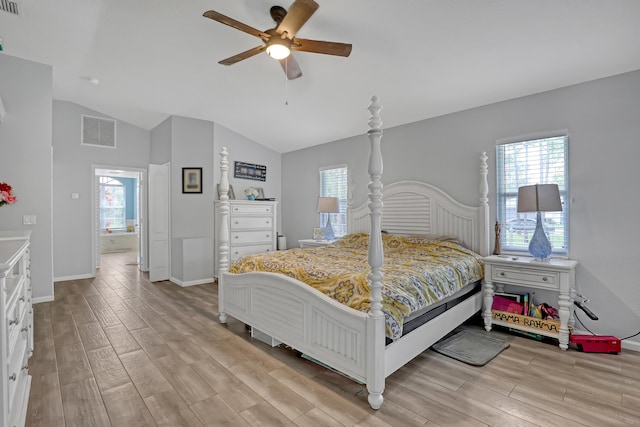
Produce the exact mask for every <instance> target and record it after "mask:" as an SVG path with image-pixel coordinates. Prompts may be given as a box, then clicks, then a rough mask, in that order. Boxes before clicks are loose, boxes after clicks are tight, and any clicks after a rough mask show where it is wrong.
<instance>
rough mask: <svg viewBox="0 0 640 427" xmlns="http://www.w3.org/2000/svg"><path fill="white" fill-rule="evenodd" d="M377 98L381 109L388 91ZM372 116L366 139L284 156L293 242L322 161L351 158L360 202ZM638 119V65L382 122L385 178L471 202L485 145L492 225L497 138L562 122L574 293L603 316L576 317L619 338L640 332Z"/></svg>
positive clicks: (306, 223)
mask: <svg viewBox="0 0 640 427" xmlns="http://www.w3.org/2000/svg"><path fill="white" fill-rule="evenodd" d="M381 103H382V105H383V107H384V97H381ZM384 113H385V112H384V109H383V110H382V113H381V114H382V121H383V122H384ZM368 115H369V113H368V111H366V110H364V109H363V115H362V116H363V117H362V136H356V137H353V138H347V139H345V140H342V141H337V142H332V143H329V144H324V145H321V146H317V147H311V148H308V149H305V150H299V151H294V152H290V153H286V154H284V155H283V159H282V164H283V181H282V182H283V189H282V191H283V199H284V200H285V204H284V205H283V211H284V218H283V224H285V228H284V232H285V233H286V234H287V235H288V236H289V239H290V241H291V240H292V239H293V240H294V241H295V240H297V239H301V238H309V237H310V235H311V230H312V228H313V227H314V226H316V224H317V222H318V215H317V214H316V212H315V204H314V199H315V197H317V188H318V168H319V167H322V166H327V165H332V164H337V163H347V164H348V165H349V167H350V169H351V171H352V178H353V187H352V188H353V200H354V202H355V203H356V204H360V203H362V202H364V201H365V199H366V196H367V188H366V186H367V183H368V175H367V158H368V138H367V137H366V136H365V133H366V131H367V119H368ZM639 117H640V71H635V72H631V73H626V74H622V75H618V76H613V77H609V78H605V79H600V80H596V81H592V82H588V83H584V84H580V85H575V86H570V87H566V88H562V89H558V90H554V91H550V92H545V93H541V94H537V95H532V96H527V97H523V98H518V99H515V100H511V101H506V102H501V103H497V104H493V105H488V106H484V107H480V108H475V109H472V110H467V111H462V112H459V113H455V114H450V115H446V116H442V117H437V118H434V119H429V120H424V121H420V122H416V123H412V124H408V125H405V126H399V127H395V128H390V129H385V130H384V136H383V138H382V151H383V159H384V172H383V182H385V183H391V182H394V181H397V180H401V179H415V180H423V181H427V182H431V183H433V184H435V185H437V186H439V187H442V188H443V189H445V190H446V191H447V192H450V193H451V194H453V195H455V196H456V197H457V198H458V199H459V200H460V201H461V202H463V203H465V204H470V205H476V204H477V203H478V195H477V189H478V174H479V169H478V164H479V163H478V162H479V156H480V153H481V152H482V151H486V152H487V155H488V156H489V177H490V180H489V187H490V195H489V196H490V206H491V223H492V224H493V223H494V222H495V216H496V206H495V188H496V185H495V145H496V141H498V140H501V139H505V138H512V137H517V136H522V135H531V134H535V133H539V132H548V131H554V130H562V129H568V131H569V137H570V139H569V179H570V194H571V210H570V227H571V229H570V252H569V256H570V258H573V259H576V260H578V261H579V262H580V264H579V266H578V269H577V288H578V292H579V293H582V294H584V295H586V296H587V297H588V298H590V299H591V302H590V303H589V306H590V307H591V309H592V310H593V311H594V312H596V314H598V316H599V317H600V320H599V321H591V320H590V319H588V318H587V316H586V315H584V313H582V312H580V311H578V316H579V318H580V319H581V320H582V321H583V323H584V324H585V326H586V327H588V328H589V329H590V330H591V331H593V332H594V333H598V334H606V335H615V336H618V337H620V338H623V337H626V336H628V335H632V334H634V333H636V332H638V329H640V327H639V326H638V325H640V287H638V284H637V282H638V279H637V278H638V277H639V276H640V263H638V262H637V256H638V249H637V242H638V240H639V238H640V227H637V226H636V224H637V220H636V216H637V212H638V210H639V209H640V199H639V198H638V197H637V194H638V190H637V185H638V182H640V170H639V168H638V167H637V162H638V159H639V158H640V144H638V143H637V139H638V135H639V134H640V120H638V118H639ZM492 241H493V237H492ZM581 329H582V328H581ZM583 330H584V329H583ZM632 340H633V341H631V340H630V341H627V342H626V344H627V345H633V346H635V347H636V348H637V349H638V350H640V339H639V338H637V337H636V338H633V339H632Z"/></svg>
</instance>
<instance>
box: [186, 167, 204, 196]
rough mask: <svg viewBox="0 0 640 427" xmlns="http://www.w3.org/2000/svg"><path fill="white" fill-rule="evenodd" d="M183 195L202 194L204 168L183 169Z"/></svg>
mask: <svg viewBox="0 0 640 427" xmlns="http://www.w3.org/2000/svg"><path fill="white" fill-rule="evenodd" d="M182 194H202V168H182Z"/></svg>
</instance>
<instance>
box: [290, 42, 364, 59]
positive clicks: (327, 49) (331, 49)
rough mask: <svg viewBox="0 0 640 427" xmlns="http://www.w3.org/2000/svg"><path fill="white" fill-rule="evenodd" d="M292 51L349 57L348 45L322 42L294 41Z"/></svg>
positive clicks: (349, 49)
mask: <svg viewBox="0 0 640 427" xmlns="http://www.w3.org/2000/svg"><path fill="white" fill-rule="evenodd" d="M291 49H292V50H299V51H301V52H311V53H324V54H326V55H336V56H349V55H350V54H351V44H350V43H337V42H324V41H320V40H308V39H298V38H296V39H294V40H293V43H291Z"/></svg>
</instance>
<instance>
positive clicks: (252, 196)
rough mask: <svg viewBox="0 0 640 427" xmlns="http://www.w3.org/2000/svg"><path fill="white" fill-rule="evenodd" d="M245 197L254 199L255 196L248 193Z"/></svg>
mask: <svg viewBox="0 0 640 427" xmlns="http://www.w3.org/2000/svg"><path fill="white" fill-rule="evenodd" d="M247 199H249V200H255V199H256V196H254V195H253V194H249V195H248V196H247Z"/></svg>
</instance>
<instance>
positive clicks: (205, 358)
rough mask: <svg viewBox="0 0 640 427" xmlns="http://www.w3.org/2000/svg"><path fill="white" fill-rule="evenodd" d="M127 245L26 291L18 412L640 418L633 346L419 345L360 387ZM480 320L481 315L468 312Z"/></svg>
mask: <svg viewBox="0 0 640 427" xmlns="http://www.w3.org/2000/svg"><path fill="white" fill-rule="evenodd" d="M131 263H132V260H131V259H130V258H128V255H127V254H114V255H110V256H108V257H107V256H104V257H103V260H102V268H101V269H100V271H99V275H98V277H96V278H95V279H90V280H78V281H68V282H60V283H56V284H55V301H53V302H49V303H42V304H37V305H35V306H34V310H35V326H34V327H35V352H34V355H33V357H32V358H31V360H30V362H29V366H30V372H31V375H32V376H33V383H32V388H31V396H30V399H29V408H28V415H27V425H28V426H46V427H54V426H82V427H99V426H127V427H131V426H146V425H150V426H155V425H159V426H202V425H205V426H222V425H229V426H243V425H265V426H278V425H281V426H295V425H298V426H437V425H442V426H487V425H490V426H545V427H548V426H563V427H570V426H583V425H586V426H597V427H601V426H617V425H640V353H635V352H632V351H623V353H622V354H619V355H607V354H587V353H580V352H577V351H575V350H570V351H567V352H562V351H560V349H559V348H558V347H557V346H556V345H551V344H548V343H541V342H537V341H533V340H530V339H526V338H523V337H520V336H516V335H511V334H507V333H501V332H498V331H493V332H491V334H492V336H500V337H502V338H504V339H506V340H508V341H509V342H510V344H511V346H510V347H509V348H508V349H507V350H505V351H504V352H503V353H501V354H500V355H499V356H498V357H497V358H496V359H494V360H492V361H491V362H490V363H489V364H487V365H486V366H484V367H481V368H478V367H472V366H469V365H466V364H464V363H461V362H457V361H455V360H452V359H449V358H447V357H445V356H442V355H440V354H438V353H435V352H433V351H431V350H428V351H425V352H424V353H422V354H421V355H420V356H419V357H417V358H416V359H414V360H413V361H412V362H411V363H410V364H409V365H407V366H405V367H404V368H402V369H401V370H399V371H398V372H396V373H394V374H393V375H391V376H390V377H389V378H388V379H387V384H386V390H385V393H384V398H385V401H384V404H383V406H382V408H381V409H380V410H378V411H374V410H372V409H370V408H369V405H368V404H367V399H366V391H365V390H364V387H363V386H361V385H359V384H356V383H354V382H352V381H350V380H348V379H346V378H344V377H342V376H340V375H338V374H335V373H333V372H330V371H328V370H326V369H324V368H321V367H319V366H317V365H315V364H314V363H312V362H309V361H307V360H305V359H302V358H298V357H296V355H295V353H294V352H293V351H291V350H289V349H286V348H271V347H269V346H267V345H266V344H264V343H262V342H260V341H256V340H252V339H251V338H250V337H249V334H248V332H247V331H246V330H245V328H244V325H242V324H240V323H239V322H236V321H231V322H230V323H229V325H228V326H223V325H221V324H220V323H219V322H218V320H217V306H216V286H215V285H214V284H206V285H200V286H192V287H189V288H180V287H179V286H177V285H174V284H172V283H170V282H160V283H150V282H149V281H148V276H147V275H145V274H142V273H140V272H139V271H138V270H137V269H136V267H135V266H134V265H130V264H131ZM473 327H476V328H477V329H478V331H482V329H481V328H480V327H479V326H473Z"/></svg>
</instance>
